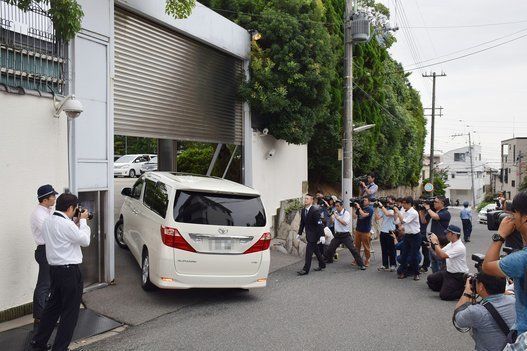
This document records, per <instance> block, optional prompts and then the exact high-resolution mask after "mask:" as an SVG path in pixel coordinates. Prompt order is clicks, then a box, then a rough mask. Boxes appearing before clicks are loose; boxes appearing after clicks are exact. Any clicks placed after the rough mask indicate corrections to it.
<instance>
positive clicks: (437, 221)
mask: <svg viewBox="0 0 527 351" xmlns="http://www.w3.org/2000/svg"><path fill="white" fill-rule="evenodd" d="M446 204H447V200H446V198H445V197H444V196H437V197H436V198H435V199H434V206H433V208H432V207H431V206H430V205H429V204H428V203H426V202H425V203H424V204H423V207H424V208H425V211H426V216H425V221H426V222H427V223H428V222H430V220H431V222H432V224H431V225H430V231H431V232H432V233H434V234H435V235H436V236H437V238H438V239H439V243H440V245H441V246H444V245H446V244H447V243H448V239H447V238H446V236H445V233H446V229H447V228H448V225H449V224H450V219H451V215H450V212H448V209H447V208H446ZM431 266H432V272H434V273H435V272H437V271H439V270H440V269H442V268H444V266H445V261H444V260H441V259H440V258H438V257H437V255H435V254H433V253H432V255H431Z"/></svg>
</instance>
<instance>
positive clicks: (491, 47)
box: [404, 34, 527, 72]
mask: <svg viewBox="0 0 527 351" xmlns="http://www.w3.org/2000/svg"><path fill="white" fill-rule="evenodd" d="M524 37H527V34H524V35H521V36H519V37H517V38H514V39H511V40H507V41H504V42H503V43H499V44H496V45H493V46H489V47H487V48H485V49H481V50H478V51H474V52H471V53H468V54H465V55H461V56H457V57H454V58H451V59H448V60H443V61H439V62H435V63H431V64H429V65H424V66H420V67H415V68H411V69H405V70H404V71H405V72H411V71H416V70H421V69H423V68H426V67H432V66H437V65H440V64H442V63H446V62H452V61H456V60H460V59H462V58H465V57H469V56H473V55H476V54H479V53H481V52H484V51H487V50H490V49H494V48H497V47H499V46H503V45H505V44H508V43H512V42H513V41H516V40H519V39H522V38H524Z"/></svg>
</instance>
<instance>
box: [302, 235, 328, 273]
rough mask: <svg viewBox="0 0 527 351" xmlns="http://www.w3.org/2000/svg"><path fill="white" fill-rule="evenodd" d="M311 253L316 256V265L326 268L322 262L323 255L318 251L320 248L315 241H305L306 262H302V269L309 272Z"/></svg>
mask: <svg viewBox="0 0 527 351" xmlns="http://www.w3.org/2000/svg"><path fill="white" fill-rule="evenodd" d="M313 253H314V254H315V255H316V256H317V259H318V266H319V267H320V268H326V263H325V262H324V256H322V253H321V252H320V248H319V247H318V244H317V243H310V242H309V241H308V242H307V246H306V262H305V264H304V271H306V272H309V270H310V269H311V259H312V258H313Z"/></svg>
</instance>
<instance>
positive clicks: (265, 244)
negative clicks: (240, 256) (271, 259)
mask: <svg viewBox="0 0 527 351" xmlns="http://www.w3.org/2000/svg"><path fill="white" fill-rule="evenodd" d="M269 246H271V233H263V235H262V237H261V238H260V240H258V241H257V242H255V243H254V245H253V246H251V247H250V248H248V249H247V251H245V252H244V254H249V253H253V252H258V251H265V250H267V249H268V248H269Z"/></svg>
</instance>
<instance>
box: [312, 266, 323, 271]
mask: <svg viewBox="0 0 527 351" xmlns="http://www.w3.org/2000/svg"><path fill="white" fill-rule="evenodd" d="M324 268H326V267H317V268H313V270H314V271H315V272H320V271H323V270H324Z"/></svg>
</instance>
